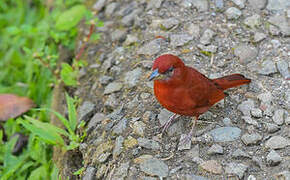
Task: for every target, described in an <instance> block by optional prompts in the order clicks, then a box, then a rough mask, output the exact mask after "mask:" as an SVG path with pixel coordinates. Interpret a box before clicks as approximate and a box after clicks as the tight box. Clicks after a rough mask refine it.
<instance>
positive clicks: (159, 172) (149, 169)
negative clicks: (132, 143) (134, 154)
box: [140, 158, 169, 177]
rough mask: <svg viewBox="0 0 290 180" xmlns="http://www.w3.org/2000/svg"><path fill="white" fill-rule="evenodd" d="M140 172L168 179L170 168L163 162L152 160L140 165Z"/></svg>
mask: <svg viewBox="0 0 290 180" xmlns="http://www.w3.org/2000/svg"><path fill="white" fill-rule="evenodd" d="M140 170H141V171H143V172H145V173H146V174H148V175H150V176H159V177H167V176H168V172H169V169H168V166H167V165H166V164H165V163H164V162H163V161H161V160H159V159H156V158H152V159H148V160H146V161H144V162H143V163H141V164H140Z"/></svg>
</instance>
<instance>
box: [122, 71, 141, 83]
mask: <svg viewBox="0 0 290 180" xmlns="http://www.w3.org/2000/svg"><path fill="white" fill-rule="evenodd" d="M141 75H142V69H141V68H136V69H134V70H133V71H129V72H127V73H126V74H125V79H124V81H125V83H126V84H127V85H128V87H129V88H133V87H135V86H136V85H137V83H138V81H139V79H140V77H141Z"/></svg>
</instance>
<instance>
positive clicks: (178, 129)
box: [158, 109, 184, 136]
mask: <svg viewBox="0 0 290 180" xmlns="http://www.w3.org/2000/svg"><path fill="white" fill-rule="evenodd" d="M172 115H173V113H172V112H170V111H168V110H167V109H162V110H161V111H160V113H159V114H158V120H159V123H160V124H161V126H163V125H164V124H165V123H166V122H167V121H168V120H169V118H170V117H171V116H172ZM183 132H184V122H183V121H182V120H181V119H177V118H176V121H174V122H172V124H171V125H170V126H169V128H168V129H167V134H168V136H176V135H181V134H182V133H183Z"/></svg>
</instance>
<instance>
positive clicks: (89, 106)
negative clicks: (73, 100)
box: [78, 101, 96, 122]
mask: <svg viewBox="0 0 290 180" xmlns="http://www.w3.org/2000/svg"><path fill="white" fill-rule="evenodd" d="M95 106H96V105H95V104H94V103H92V102H90V101H85V102H84V103H83V104H82V105H81V106H80V107H79V109H78V122H81V121H82V120H83V121H87V120H88V119H87V118H88V117H89V116H91V115H92V114H93V112H94V110H95Z"/></svg>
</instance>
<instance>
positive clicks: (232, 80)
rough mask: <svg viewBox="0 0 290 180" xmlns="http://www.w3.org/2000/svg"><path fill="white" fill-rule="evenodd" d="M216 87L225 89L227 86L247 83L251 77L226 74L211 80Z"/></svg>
mask: <svg viewBox="0 0 290 180" xmlns="http://www.w3.org/2000/svg"><path fill="white" fill-rule="evenodd" d="M212 81H213V82H214V83H215V84H216V85H217V86H218V87H220V88H222V89H223V90H226V89H228V88H232V87H236V86H240V85H243V84H249V83H250V82H251V79H248V78H245V76H243V75H241V74H231V75H228V76H224V77H221V78H217V79H213V80H212Z"/></svg>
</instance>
